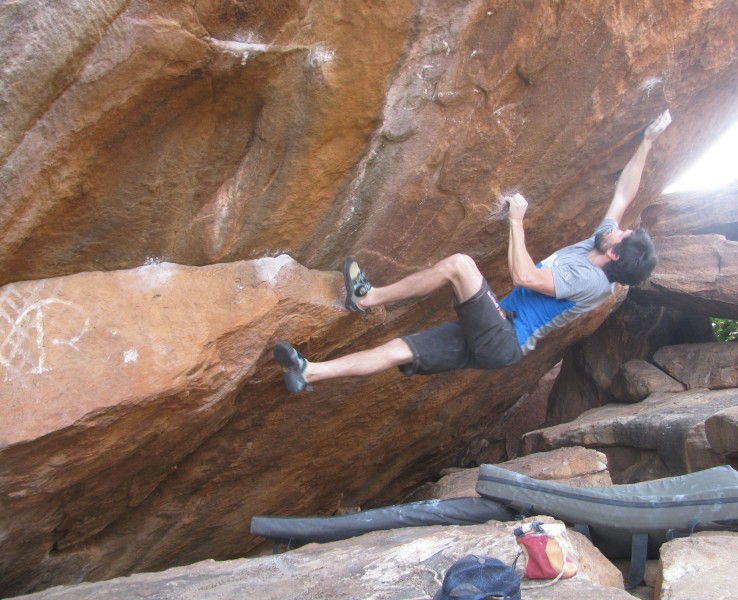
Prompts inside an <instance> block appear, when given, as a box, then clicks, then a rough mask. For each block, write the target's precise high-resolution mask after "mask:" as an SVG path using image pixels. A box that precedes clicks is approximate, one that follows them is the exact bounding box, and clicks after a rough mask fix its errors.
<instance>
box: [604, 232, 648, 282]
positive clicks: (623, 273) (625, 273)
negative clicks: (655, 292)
mask: <svg viewBox="0 0 738 600" xmlns="http://www.w3.org/2000/svg"><path fill="white" fill-rule="evenodd" d="M612 250H613V252H614V253H615V254H617V255H618V256H619V257H620V258H619V259H618V260H613V261H611V262H609V263H607V264H606V265H605V266H604V268H603V270H604V271H605V275H607V279H608V280H609V281H610V283H612V282H613V281H616V282H618V283H622V284H623V285H638V284H639V283H643V282H644V281H646V279H648V277H649V276H650V275H651V272H652V271H653V269H654V267H655V266H656V248H655V247H654V245H653V240H651V236H650V235H648V233H647V232H646V230H645V229H643V228H641V227H639V228H638V229H636V230H635V231H634V232H633V233H632V234H631V235H629V236H628V237H626V238H623V240H622V241H621V242H620V243H619V244H617V245H616V246H613V248H612Z"/></svg>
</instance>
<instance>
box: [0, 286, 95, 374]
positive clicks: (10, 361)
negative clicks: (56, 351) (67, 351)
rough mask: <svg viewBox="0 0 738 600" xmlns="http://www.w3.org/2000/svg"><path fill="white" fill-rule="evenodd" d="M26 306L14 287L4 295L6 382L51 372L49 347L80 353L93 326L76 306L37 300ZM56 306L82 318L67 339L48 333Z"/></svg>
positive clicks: (1, 321)
mask: <svg viewBox="0 0 738 600" xmlns="http://www.w3.org/2000/svg"><path fill="white" fill-rule="evenodd" d="M26 302H27V299H26V298H24V297H23V296H22V295H21V294H19V293H18V292H17V291H16V290H15V289H13V287H12V286H10V287H8V288H6V289H5V290H2V291H1V292H0V339H2V342H0V367H3V368H4V369H5V381H8V379H9V378H10V377H11V376H13V377H16V378H23V377H24V376H25V375H28V374H36V375H39V374H41V373H46V372H47V371H50V370H51V368H50V367H49V365H48V364H47V356H46V349H47V347H48V344H52V345H55V346H67V347H69V348H72V349H73V350H76V351H79V348H77V343H78V342H79V340H80V339H81V338H82V336H84V335H85V333H87V330H88V328H89V326H90V320H89V319H88V318H86V317H85V316H84V315H83V314H82V312H81V310H80V309H79V308H78V307H77V306H76V305H75V304H74V303H72V302H68V301H66V300H60V299H58V298H46V299H44V300H37V301H34V302H32V303H31V304H28V305H26ZM54 306H57V307H58V306H63V307H67V308H70V309H72V311H74V312H76V313H78V315H79V318H78V319H74V320H73V324H72V325H71V326H72V331H71V332H70V331H67V332H65V335H64V336H54V335H50V334H49V333H48V324H49V321H50V317H49V313H50V311H51V310H52V307H54ZM68 327H69V323H68V319H65V328H68Z"/></svg>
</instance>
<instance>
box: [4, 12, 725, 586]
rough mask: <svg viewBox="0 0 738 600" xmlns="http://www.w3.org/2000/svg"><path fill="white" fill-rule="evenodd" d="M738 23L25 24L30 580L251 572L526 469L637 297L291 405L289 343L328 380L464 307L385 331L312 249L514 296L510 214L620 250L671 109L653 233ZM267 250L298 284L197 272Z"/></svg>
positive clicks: (13, 147) (296, 15)
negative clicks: (326, 362)
mask: <svg viewBox="0 0 738 600" xmlns="http://www.w3.org/2000/svg"><path fill="white" fill-rule="evenodd" d="M737 32H738V6H736V5H735V3H734V2H732V1H730V0H720V1H718V2H713V3H693V2H687V1H679V2H670V3H663V2H643V1H639V2H630V1H628V2H622V3H619V4H618V5H617V6H613V5H612V3H608V2H592V3H584V4H580V5H574V4H570V3H545V2H534V3H510V2H502V1H496V0H495V1H492V2H480V1H476V0H475V1H473V2H467V1H463V2H462V1H461V0H432V1H429V2H422V3H420V2H415V3H413V2H410V1H409V0H408V1H404V0H403V1H400V2H397V1H391V2H389V1H387V2H379V3H378V2H357V1H356V0H352V1H350V2H349V1H347V0H342V1H339V2H321V1H314V2H310V3H307V2H300V1H285V2H279V1H278V2H276V3H274V2H262V1H260V0H257V1H254V2H248V3H243V2H242V3H234V2H230V1H226V0H198V2H195V3H182V2H174V1H172V0H156V1H155V2H144V1H142V0H132V1H130V2H116V1H115V0H106V1H105V2H98V1H95V2H93V1H92V0H74V1H72V2H66V3H56V4H54V6H53V7H51V6H48V7H47V6H46V5H44V6H43V7H39V6H37V5H35V4H34V3H30V2H13V3H4V4H3V5H2V7H0V34H1V36H2V39H3V44H2V48H1V49H0V53H1V54H0V58H2V64H3V70H2V79H1V80H0V84H1V85H0V103H2V105H3V107H6V108H7V109H8V110H6V111H0V112H2V114H0V132H1V135H0V182H2V185H0V228H1V230H2V233H3V235H2V236H0V240H2V241H0V284H7V285H5V287H3V288H0V294H1V295H2V298H3V301H4V302H5V304H4V305H3V307H2V315H4V318H3V320H2V327H3V333H4V337H3V340H4V341H3V344H4V345H3V346H2V361H3V362H2V367H3V370H4V373H3V374H4V380H3V381H2V384H3V386H5V387H4V391H5V393H6V394H7V397H8V398H10V399H11V400H10V401H8V402H5V403H4V404H3V407H2V410H3V416H4V417H5V419H4V420H3V425H2V435H0V440H2V441H3V444H4V446H3V448H2V460H1V461H0V465H1V466H0V468H1V469H2V474H1V476H0V485H1V486H2V487H1V489H0V491H1V492H2V494H3V510H2V514H1V515H0V519H1V520H2V535H1V536H0V538H1V539H2V542H1V543H2V544H3V547H2V549H1V550H0V552H1V556H0V565H1V566H2V572H1V573H0V586H2V587H3V589H4V590H8V593H20V592H26V591H32V590H37V589H41V588H44V587H48V586H50V585H54V584H58V583H65V582H76V581H81V580H83V579H88V580H99V579H104V578H109V577H114V576H118V575H122V574H128V573H131V572H135V571H141V570H150V569H164V568H167V567H169V566H172V565H180V564H186V563H189V562H194V561H198V560H202V559H205V558H211V557H213V558H218V559H228V558H235V557H240V556H243V555H245V554H248V553H249V552H252V551H254V549H255V548H256V547H257V546H258V545H259V544H260V543H261V541H260V540H255V539H253V538H251V537H250V536H248V535H247V534H246V533H245V532H246V531H247V530H248V518H249V517H250V516H251V515H253V514H255V513H257V512H258V513H280V514H316V513H323V514H330V513H332V512H334V511H336V510H338V509H340V508H341V507H342V506H344V507H345V506H366V507H371V506H377V505H385V504H387V503H390V502H392V501H395V500H397V499H398V498H400V497H402V496H403V495H404V494H405V493H406V492H407V491H408V490H409V489H413V488H414V486H416V485H417V484H418V483H419V482H421V481H424V480H427V479H428V478H429V477H430V476H431V475H433V474H436V473H437V472H438V471H439V470H440V469H441V468H443V467H446V466H449V465H458V464H462V463H463V464H473V463H474V462H475V461H476V459H477V458H478V457H483V458H484V460H486V461H488V462H494V461H495V460H496V459H502V458H504V456H505V454H506V449H507V448H508V447H509V445H510V440H509V439H508V436H509V432H508V431H506V429H505V425H504V424H503V423H502V422H501V419H500V415H502V414H504V413H505V412H506V411H507V410H508V409H510V407H511V406H513V405H514V404H515V402H516V401H517V400H518V399H519V398H520V397H521V396H522V395H523V394H525V393H526V392H528V391H530V390H531V389H532V388H533V387H534V386H535V385H536V382H537V381H538V380H539V379H540V377H541V376H542V375H544V374H545V373H547V372H548V371H549V370H550V369H551V367H552V366H553V365H555V364H557V363H558V362H559V361H560V359H561V356H562V352H563V349H564V348H566V347H567V346H569V345H571V344H572V343H574V342H575V341H577V340H579V339H582V338H584V337H586V336H587V335H589V334H590V333H592V332H593V331H594V330H595V329H596V328H597V327H598V326H599V324H600V323H601V322H602V321H603V320H604V318H605V317H606V316H607V315H608V314H609V312H610V311H612V309H613V308H614V307H615V306H616V305H617V304H618V303H619V302H621V301H622V299H623V297H624V293H625V292H624V290H620V291H619V295H618V297H616V298H614V299H613V300H612V301H611V302H609V303H607V304H606V305H604V306H602V307H601V309H600V310H598V311H596V312H595V313H593V314H591V315H589V316H588V317H587V318H585V319H583V320H582V321H580V322H579V323H577V324H576V325H575V326H572V327H571V328H569V329H567V330H566V331H561V332H559V333H558V334H557V335H554V336H552V337H551V338H550V339H548V340H546V341H545V342H544V343H543V344H541V346H540V348H539V349H538V350H537V351H536V353H535V354H534V355H531V356H530V357H527V358H526V359H525V361H523V363H521V364H520V365H518V366H516V367H515V368H512V369H508V370H505V371H503V372H496V373H453V374H446V375H441V376H438V377H435V378H433V379H424V378H415V379H412V380H409V381H407V380H405V379H403V378H402V377H400V376H399V375H398V374H397V373H388V374H386V375H383V376H380V377H377V378H373V379H372V380H371V381H351V382H348V383H347V382H332V383H328V384H325V385H323V386H321V387H320V390H319V392H316V394H315V395H314V396H305V397H302V396H301V397H289V396H287V395H286V394H285V393H284V391H283V388H282V385H281V381H280V375H279V372H278V370H277V369H276V366H275V365H274V364H273V361H272V360H271V357H270V355H269V349H270V344H272V343H273V342H274V340H275V339H278V338H279V337H290V338H291V339H292V340H293V341H294V342H295V343H296V345H297V346H298V348H299V349H300V350H301V351H302V352H304V353H305V354H306V355H308V356H309V358H311V359H322V358H326V357H332V356H337V355H339V354H343V353H345V352H346V351H347V350H348V349H349V348H351V349H360V348H366V347H369V346H371V345H374V344H376V343H378V342H380V341H386V340H388V339H391V338H392V337H395V336H397V335H399V334H404V333H407V332H409V331H412V330H415V329H418V328H421V327H423V328H424V327H427V326H430V325H434V324H436V323H438V322H440V321H442V320H445V319H447V318H449V317H453V313H452V311H451V310H450V300H449V297H448V295H444V294H439V295H437V296H434V297H432V298H429V299H427V300H425V301H423V302H419V303H413V304H412V305H409V304H405V305H401V306H398V307H395V309H394V310H392V311H390V312H388V313H387V317H386V320H385V321H383V322H380V320H376V321H369V322H364V321H362V320H361V319H360V318H358V317H356V316H350V315H347V314H346V313H345V312H343V311H342V310H341V309H340V302H341V299H340V295H341V290H340V279H339V278H338V276H337V275H336V274H335V273H333V274H329V275H319V274H315V273H313V274H312V275H308V274H306V273H307V271H305V270H304V269H301V268H299V267H297V266H295V265H292V266H289V265H287V263H288V262H290V264H292V263H291V261H289V259H286V258H281V257H282V256H284V255H285V254H287V255H289V256H292V257H294V258H295V259H297V261H298V262H299V263H300V264H303V265H306V266H308V267H310V268H311V269H321V270H333V269H335V268H336V267H337V265H339V264H340V262H341V260H342V258H343V257H344V256H345V255H347V254H353V255H356V256H357V257H358V258H359V259H360V260H361V262H362V264H363V266H364V267H365V268H366V269H367V271H368V272H369V273H370V275H371V277H372V279H373V280H374V281H375V282H376V283H379V284H381V283H387V282H389V281H392V280H393V279H395V278H396V277H398V276H400V275H403V274H406V273H408V272H410V271H412V270H415V269H417V268H418V267H421V266H425V265H428V264H430V263H431V262H433V261H434V260H436V259H439V258H441V257H442V256H444V255H447V254H450V253H452V252H460V251H463V252H467V253H469V254H470V255H472V256H473V257H474V258H475V259H476V260H477V261H478V263H479V265H480V267H481V268H482V269H483V271H484V272H485V273H486V274H487V275H488V277H489V278H490V281H491V284H492V287H493V288H494V289H495V291H496V292H498V293H499V294H500V295H504V294H505V293H506V292H507V291H509V289H510V287H511V282H510V279H509V275H508V273H507V267H506V245H507V224H506V215H505V210H504V207H503V204H502V202H501V200H500V199H499V197H498V193H499V192H504V191H509V190H512V189H517V190H519V191H522V192H523V193H524V194H525V195H526V196H527V197H528V199H529V201H530V210H529V216H528V222H527V235H528V237H527V241H528V247H529V249H530V251H531V253H532V254H533V256H534V258H536V259H540V258H543V257H545V256H546V255H548V254H550V253H551V251H553V250H555V249H556V248H558V247H560V246H562V245H564V244H568V243H571V242H574V241H576V240H578V239H581V238H583V237H585V236H587V235H589V233H590V232H591V231H592V230H593V229H594V227H595V226H596V224H597V223H598V221H599V220H600V218H601V216H602V213H603V212H604V210H605V207H606V206H607V203H608V202H609V200H610V198H611V195H612V191H613V186H614V183H615V181H616V179H617V176H618V173H619V171H620V169H622V167H623V165H624V164H625V162H626V161H627V159H628V158H629V156H630V155H631V154H632V152H633V151H634V149H635V147H636V145H637V143H638V140H639V136H640V134H641V132H642V130H643V128H644V126H645V125H646V124H647V123H648V122H649V121H650V120H651V119H652V118H653V117H654V116H655V115H656V114H658V113H660V112H661V111H662V110H663V109H664V108H665V107H666V106H668V107H669V108H670V109H671V110H672V113H673V114H674V116H675V121H674V124H673V125H672V126H671V127H670V128H669V130H668V131H667V132H666V133H665V134H664V136H662V138H660V140H659V144H658V145H657V147H655V148H654V150H653V152H652V154H651V155H650V157H649V162H648V166H647V169H646V172H645V173H644V178H643V184H642V188H641V193H640V194H639V197H638V202H637V203H636V204H635V205H634V206H633V209H632V211H630V212H629V213H628V214H627V215H626V218H625V219H624V221H623V223H622V224H623V225H624V226H628V225H630V224H632V223H634V222H635V220H636V218H637V215H638V213H639V212H640V210H641V209H642V208H643V206H645V205H647V204H649V203H650V202H652V201H653V200H654V199H655V198H656V197H658V195H659V192H660V190H661V189H663V187H664V186H665V184H666V183H667V182H669V181H671V180H672V179H673V178H674V176H675V175H676V174H677V172H679V171H680V170H681V169H682V168H683V167H684V166H686V163H687V162H688V161H689V160H691V156H692V153H694V152H699V150H700V149H701V148H704V147H705V146H706V145H707V144H708V143H709V142H710V140H711V139H712V138H713V137H714V135H715V134H716V133H717V132H718V131H721V130H722V129H723V128H724V126H725V124H726V123H728V122H730V121H731V119H733V118H734V117H735V113H736V109H735V108H734V103H733V96H734V90H735V88H736V85H737V84H738V59H737V58H736V57H735V56H734V53H732V52H729V51H727V50H726V49H727V48H731V47H732V46H731V45H730V44H731V40H733V39H735V35H736V33H737ZM705 115H717V116H716V117H713V118H711V119H710V120H706V119H705ZM686 139H689V141H690V144H689V145H687V144H685V143H684V140H686ZM265 257H267V258H265ZM268 257H272V258H268ZM243 259H258V260H266V261H267V263H262V264H261V266H259V264H260V263H258V262H255V263H247V264H246V263H240V262H236V263H234V264H236V265H241V266H238V267H229V266H225V265H223V266H220V265H219V266H213V267H207V268H206V269H204V270H203V271H198V270H187V269H186V268H185V267H175V266H172V265H173V263H177V264H182V265H190V266H204V265H212V264H214V263H227V261H241V260H243ZM269 261H277V263H274V262H269ZM280 261H284V264H283V268H282V269H278V273H279V274H280V275H279V276H276V275H274V276H273V273H274V272H275V271H274V269H275V268H276V267H275V266H274V265H275V264H282V263H281V262H280ZM146 263H151V265H150V266H149V267H146V269H149V270H148V271H145V270H141V269H139V267H141V266H142V265H144V264H146ZM249 265H250V266H249ZM265 265H271V266H265ZM116 269H129V271H123V272H112V271H115V270H116ZM183 269H184V270H183ZM263 271H266V273H264V272H263ZM111 272H112V273H111ZM260 273H261V274H260ZM67 275H68V276H70V277H71V278H70V279H66V278H62V277H61V276H67ZM160 275H161V276H163V277H164V279H165V281H160V280H158V279H157V277H158V276H160ZM283 276H286V277H287V279H288V280H289V281H286V280H285V279H283ZM150 278H153V279H154V280H155V283H156V285H154V286H153V287H147V286H149V285H151V284H152V281H151V279H150ZM28 280H39V281H38V282H37V283H31V282H27V281H28ZM198 280H199V281H200V283H199V284H195V281H198ZM135 286H142V287H140V288H136V289H133V290H132V289H131V288H132V287H134V288H135ZM240 286H243V288H241V287H240ZM85 294H86V295H85ZM147 294H148V295H147ZM164 302H167V304H164ZM611 366H612V367H614V369H613V370H612V373H614V372H615V371H616V370H617V368H619V364H617V366H616V365H615V364H614V363H613V364H612V365H611ZM609 376H611V375H609ZM600 597H602V596H600Z"/></svg>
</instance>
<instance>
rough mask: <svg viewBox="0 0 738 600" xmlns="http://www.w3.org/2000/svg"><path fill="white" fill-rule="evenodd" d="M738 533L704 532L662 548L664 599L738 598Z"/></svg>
mask: <svg viewBox="0 0 738 600" xmlns="http://www.w3.org/2000/svg"><path fill="white" fill-rule="evenodd" d="M737 552H738V534H736V533H717V532H703V533H696V534H694V535H692V536H690V537H688V538H678V539H675V540H672V541H670V542H667V543H666V544H664V545H663V546H661V561H660V562H661V581H660V582H659V583H660V585H659V586H658V587H657V588H656V593H657V594H658V596H657V597H658V598H660V599H661V600H694V599H695V598H726V599H727V598H736V597H738V593H737V592H736V590H735V582H734V581H733V576H734V573H735V569H736V568H738V558H736V557H737V556H738V554H736V553H737Z"/></svg>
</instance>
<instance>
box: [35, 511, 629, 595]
mask: <svg viewBox="0 0 738 600" xmlns="http://www.w3.org/2000/svg"><path fill="white" fill-rule="evenodd" d="M536 519H537V520H543V521H547V522H552V521H553V520H552V519H550V518H548V517H536ZM515 526H517V523H515V524H509V523H494V522H490V523H487V524H485V525H473V526H464V527H417V528H410V529H398V530H394V531H380V532H374V533H369V534H366V535H363V536H361V537H358V538H353V539H350V540H344V541H341V542H333V543H330V544H322V545H319V544H310V545H308V546H305V547H303V548H300V549H299V550H294V551H291V552H288V553H286V554H282V555H279V556H271V557H263V558H254V559H247V560H237V561H229V562H202V563H198V564H196V565H192V566H190V567H188V568H179V569H171V570H169V571H165V572H163V573H146V574H141V575H134V576H132V577H125V578H121V579H114V580H112V581H107V582H103V583H94V584H82V585H76V586H69V587H60V588H55V589H52V590H48V591H47V592H41V593H39V594H33V595H30V596H24V598H29V600H30V599H31V598H33V599H35V600H42V599H43V600H72V599H73V600H88V599H89V600H92V599H97V598H101V597H106V598H124V597H125V598H133V597H137V596H139V595H144V596H146V597H147V598H153V599H155V600H165V599H166V600H169V599H171V600H174V599H175V598H183V597H184V598H198V599H202V600H210V599H213V600H215V599H216V598H217V599H218V600H237V599H239V600H240V599H242V598H245V597H249V598H259V599H260V600H261V599H263V600H285V599H295V600H296V599H298V598H324V599H326V600H333V599H335V600H339V599H345V598H398V599H399V598H430V597H431V596H432V595H433V594H434V593H435V592H436V591H437V590H438V589H439V588H440V587H441V584H442V582H443V577H444V575H445V573H446V571H447V570H448V568H449V567H450V566H451V565H452V564H453V563H454V562H455V561H457V560H459V559H461V558H463V557H464V556H467V555H469V554H476V555H478V556H493V557H495V558H498V559H499V560H502V561H504V562H506V563H507V564H511V563H512V561H513V560H514V558H515V555H516V554H517V544H516V543H515V537H514V535H513V532H512V530H513V529H514V527H515ZM569 539H570V540H571V542H572V545H573V547H574V549H575V550H576V552H577V554H578V563H579V572H578V574H577V575H576V576H575V577H573V578H572V579H567V580H562V581H561V582H559V583H557V584H556V585H555V586H553V587H546V588H541V589H530V590H526V591H525V592H524V593H525V598H526V599H528V598H530V599H531V600H558V599H562V600H563V599H566V598H582V599H584V600H628V599H629V598H630V599H632V596H630V594H628V593H627V592H626V591H625V590H623V580H622V575H621V574H620V571H618V570H617V569H616V568H615V567H614V566H613V565H612V564H610V563H609V562H608V561H607V560H606V559H605V558H604V556H602V554H601V553H600V552H599V551H598V550H597V549H596V548H595V547H594V546H592V544H591V543H590V542H589V541H588V540H587V539H586V538H584V536H581V535H579V534H577V533H574V532H569ZM533 583H534V584H536V583H541V582H533Z"/></svg>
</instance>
